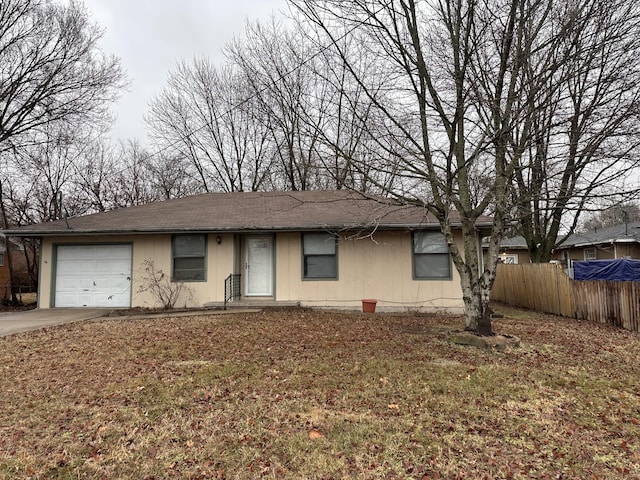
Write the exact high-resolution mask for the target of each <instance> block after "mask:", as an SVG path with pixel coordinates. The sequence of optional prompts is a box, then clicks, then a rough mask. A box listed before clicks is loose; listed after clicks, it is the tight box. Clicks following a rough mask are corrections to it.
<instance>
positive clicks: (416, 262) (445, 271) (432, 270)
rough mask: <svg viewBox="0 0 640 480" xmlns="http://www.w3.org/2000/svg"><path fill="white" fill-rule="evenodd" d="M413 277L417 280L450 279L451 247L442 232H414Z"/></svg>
mask: <svg viewBox="0 0 640 480" xmlns="http://www.w3.org/2000/svg"><path fill="white" fill-rule="evenodd" d="M413 277H414V278H415V279H450V278H451V257H450V255H449V247H448V246H447V242H446V240H445V238H444V235H443V234H442V233H440V232H414V234H413Z"/></svg>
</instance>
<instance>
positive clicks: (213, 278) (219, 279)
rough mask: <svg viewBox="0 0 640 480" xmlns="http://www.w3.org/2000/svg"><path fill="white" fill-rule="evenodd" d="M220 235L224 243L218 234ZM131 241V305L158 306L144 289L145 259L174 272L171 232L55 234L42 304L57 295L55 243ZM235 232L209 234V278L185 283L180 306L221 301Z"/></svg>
mask: <svg viewBox="0 0 640 480" xmlns="http://www.w3.org/2000/svg"><path fill="white" fill-rule="evenodd" d="M218 236H219V237H220V239H221V242H220V244H218V243H217V241H216V237H218ZM109 243H129V244H131V245H132V252H133V253H132V266H131V273H132V281H131V297H132V298H131V305H132V306H133V307H155V306H156V304H155V303H156V302H155V301H154V298H153V296H152V295H151V294H150V293H149V292H141V289H142V288H143V287H144V281H143V278H144V276H145V272H144V262H145V260H147V259H152V260H153V262H154V268H155V269H156V271H158V270H162V271H163V272H164V273H165V274H168V275H170V274H171V235H127V236H99V237H96V236H90V237H73V238H68V237H52V238H44V239H43V241H42V253H41V265H40V288H39V295H38V307H39V308H49V307H50V306H51V304H52V303H53V301H52V299H53V296H54V293H55V292H54V291H53V288H54V278H55V268H54V246H55V245H60V244H109ZM233 244H234V242H233V235H230V234H227V235H225V234H221V235H208V239H207V274H206V275H207V280H206V281H205V282H188V283H185V284H184V285H185V287H186V288H185V290H184V291H183V294H182V295H181V297H180V298H179V300H178V302H177V303H176V307H184V306H186V307H198V306H202V305H203V304H204V303H206V302H209V301H213V300H221V299H222V298H223V297H224V279H225V278H226V277H227V276H228V275H229V274H230V273H231V272H232V271H233V254H234V246H233Z"/></svg>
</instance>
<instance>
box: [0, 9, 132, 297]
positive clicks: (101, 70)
mask: <svg viewBox="0 0 640 480" xmlns="http://www.w3.org/2000/svg"><path fill="white" fill-rule="evenodd" d="M100 36H101V31H100V29H99V28H98V27H97V26H96V25H94V24H92V23H91V22H90V20H89V16H88V14H87V12H86V10H85V9H84V7H82V5H81V4H79V3H77V2H75V1H71V2H70V3H68V4H60V3H58V2H54V1H51V0H3V1H2V2H0V155H1V156H2V158H0V161H2V163H3V168H2V170H0V184H2V187H3V188H0V213H1V215H2V218H1V219H0V220H1V222H0V224H1V225H2V227H3V228H7V227H8V226H9V225H10V224H13V225H16V224H20V222H23V221H28V219H30V218H32V216H33V215H34V212H39V213H38V214H37V215H36V217H40V218H39V219H42V218H44V217H51V216H56V215H59V214H60V205H59V201H58V200H56V199H59V195H55V196H54V197H53V198H54V199H53V200H51V199H50V200H49V201H48V202H47V201H45V200H44V199H45V198H46V197H47V195H46V194H45V193H44V192H49V193H53V192H54V191H56V192H57V191H58V190H60V191H61V190H62V189H63V186H64V185H63V184H64V183H65V182H66V181H67V171H66V168H67V167H64V166H62V164H59V165H55V164H53V163H51V162H48V161H46V160H45V161H39V160H38V159H36V158H35V157H34V153H35V151H36V150H34V149H38V148H40V149H44V150H42V151H41V153H43V154H46V155H49V154H50V153H52V151H53V150H57V153H56V154H54V155H53V157H57V158H59V159H62V158H63V156H59V155H58V154H60V153H62V150H63V149H64V146H63V145H64V144H67V143H68V142H66V140H65V139H64V138H62V137H60V136H58V135H57V133H59V132H61V131H63V130H64V129H65V128H66V127H64V126H63V125H66V126H67V127H68V126H71V125H76V126H79V127H80V126H82V125H86V124H96V123H100V122H103V121H106V120H107V118H108V112H107V107H108V103H109V101H111V100H113V99H114V98H115V97H116V95H117V93H118V91H119V90H120V88H121V87H122V86H123V80H124V76H123V73H122V71H121V69H120V66H119V62H118V60H117V59H115V58H113V57H106V56H104V55H102V53H101V52H100V50H99V48H98V45H97V42H98V40H99V38H100ZM51 132H56V134H55V135H54V138H49V137H48V136H47V135H48V134H50V133H51ZM49 143H51V145H50V146H44V145H47V144H49ZM25 146H29V149H28V150H24V147H25ZM68 153H70V151H69V152H68ZM51 158H52V156H49V159H51ZM16 161H19V164H15V162H16ZM63 163H64V162H63ZM27 165H30V166H31V167H34V169H33V170H32V172H37V173H36V175H37V178H38V179H41V180H42V183H39V182H34V181H31V182H28V184H26V185H20V182H19V180H24V177H19V178H15V177H14V178H11V177H10V175H11V174H12V173H16V171H20V170H24V168H25V167H26V166H27ZM31 180H33V179H31ZM38 194H41V195H38ZM7 195H10V198H11V203H12V205H7ZM34 197H35V198H38V199H40V203H39V204H36V205H32V200H33V198H34ZM45 203H46V204H45ZM9 212H11V213H9ZM27 260H29V259H27ZM10 274H11V275H13V272H10ZM14 300H15V298H14Z"/></svg>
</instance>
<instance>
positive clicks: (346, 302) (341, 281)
mask: <svg viewBox="0 0 640 480" xmlns="http://www.w3.org/2000/svg"><path fill="white" fill-rule="evenodd" d="M219 236H220V238H221V242H220V244H218V243H217V241H216V237H218V235H216V234H210V235H209V236H208V242H207V280H206V281H205V282H189V283H185V285H186V286H187V287H188V292H185V294H183V295H182V297H181V298H180V300H179V301H178V302H177V304H176V306H177V307H183V306H187V307H201V306H202V305H204V304H205V303H208V302H222V301H223V300H224V280H225V278H226V277H227V276H228V275H229V274H230V273H232V272H233V271H234V257H235V258H237V259H240V257H241V256H242V249H241V242H239V241H238V238H239V237H238V236H234V235H232V234H221V235H219ZM274 238H275V242H274V248H275V251H274V262H275V268H274V291H275V300H276V301H287V302H291V301H294V302H300V304H301V305H303V306H321V307H332V308H358V309H359V308H360V306H361V300H362V299H364V298H373V299H376V300H378V307H377V308H378V309H379V310H419V309H420V310H449V311H461V310H462V307H463V305H462V300H461V296H462V295H461V290H460V281H459V276H458V273H457V272H456V271H455V268H454V267H453V266H452V271H453V278H452V279H451V280H414V279H413V278H412V245H411V234H410V233H409V232H378V233H376V234H375V235H374V237H373V239H371V238H362V239H346V238H342V239H341V240H340V241H339V243H338V279H337V280H303V278H302V251H301V245H302V243H301V234H300V233H279V234H277V235H275V237H274ZM458 241H459V244H460V247H462V245H461V241H460V238H459V239H458ZM63 243H64V244H105V243H130V244H131V245H132V246H133V248H132V252H133V259H132V263H133V265H132V288H131V292H132V306H134V307H154V306H156V305H155V302H154V299H153V297H152V296H151V295H150V294H149V293H148V292H141V291H140V290H141V287H142V286H143V284H142V277H143V276H144V271H143V262H144V261H145V260H146V259H153V261H154V265H155V268H156V269H158V270H162V271H163V272H165V273H168V274H170V272H171V235H128V236H104V237H95V236H91V237H89V236H87V237H75V238H64V237H58V238H45V239H43V242H42V257H41V258H42V261H41V271H40V275H41V279H40V295H39V296H38V299H39V303H40V305H39V307H40V308H48V307H49V306H50V305H51V298H52V296H53V293H54V292H53V291H52V288H53V279H54V276H55V271H54V268H53V262H54V261H55V260H54V255H53V253H54V248H53V246H54V245H55V244H63ZM234 245H235V247H234ZM239 264H240V262H239V261H236V262H235V265H239ZM243 288H244V287H243Z"/></svg>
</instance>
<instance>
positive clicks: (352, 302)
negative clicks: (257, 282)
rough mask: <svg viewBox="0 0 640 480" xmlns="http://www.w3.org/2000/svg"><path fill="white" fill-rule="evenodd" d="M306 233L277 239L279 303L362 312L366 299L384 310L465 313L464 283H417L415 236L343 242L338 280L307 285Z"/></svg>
mask: <svg viewBox="0 0 640 480" xmlns="http://www.w3.org/2000/svg"><path fill="white" fill-rule="evenodd" d="M301 244H302V242H301V235H300V233H287V234H279V235H278V236H277V238H276V300H279V301H300V303H301V305H305V306H325V307H336V308H353V307H355V308H358V307H359V306H360V305H361V300H362V299H364V298H373V299H376V300H378V309H381V310H383V309H394V310H395V309H400V310H407V309H409V310H411V309H428V310H445V309H446V310H459V309H461V308H462V300H461V296H462V294H461V290H460V281H459V276H458V274H457V272H456V271H455V268H453V266H452V270H453V279H452V280H444V281H440V280H413V278H412V247H411V234H410V233H409V232H378V233H376V234H375V235H374V238H373V239H370V238H362V239H345V238H342V239H341V240H340V241H339V243H338V279H337V280H303V278H302V251H301Z"/></svg>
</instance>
